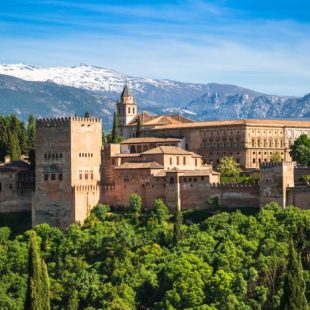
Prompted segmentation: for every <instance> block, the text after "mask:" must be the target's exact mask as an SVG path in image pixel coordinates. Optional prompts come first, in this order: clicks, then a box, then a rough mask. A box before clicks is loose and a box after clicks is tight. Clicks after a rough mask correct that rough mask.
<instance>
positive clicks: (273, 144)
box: [252, 139, 283, 148]
mask: <svg viewBox="0 0 310 310" xmlns="http://www.w3.org/2000/svg"><path fill="white" fill-rule="evenodd" d="M252 147H281V148H282V147H283V140H280V141H278V140H277V139H275V140H273V139H270V140H269V141H268V140H266V139H265V140H263V141H261V140H260V139H258V140H255V139H252Z"/></svg>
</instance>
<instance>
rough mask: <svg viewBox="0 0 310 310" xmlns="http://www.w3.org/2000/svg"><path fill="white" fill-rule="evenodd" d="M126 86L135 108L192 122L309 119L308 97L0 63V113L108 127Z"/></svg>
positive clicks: (89, 69)
mask: <svg viewBox="0 0 310 310" xmlns="http://www.w3.org/2000/svg"><path fill="white" fill-rule="evenodd" d="M126 81H127V83H128V85H129V86H130V88H131V90H132V92H133V94H134V96H135V97H136V99H137V101H138V105H139V109H140V110H148V111H150V112H153V113H157V114H161V113H180V114H182V115H185V116H189V117H191V118H192V119H194V120H214V119H239V118H310V94H308V95H306V96H304V97H302V98H297V97H283V96H273V95H266V94H262V93H259V92H255V91H252V90H249V89H246V88H242V87H239V86H234V85H222V84H215V83H209V84H195V83H182V82H176V81H171V80H158V79H147V78H138V77H131V76H127V75H125V74H122V73H118V72H116V71H113V70H109V69H104V68H99V67H94V66H88V65H84V64H82V65H79V66H75V67H50V68H41V67H34V66H29V65H24V64H12V65H0V111H1V112H0V113H1V114H9V113H16V114H17V115H18V116H19V117H21V118H23V119H27V117H28V116H29V113H30V112H32V113H34V114H35V115H36V116H37V117H55V116H68V115H74V114H77V115H83V114H84V112H86V111H88V112H89V113H90V114H91V115H96V116H101V117H103V121H104V126H105V128H106V129H108V128H110V127H111V121H112V115H113V111H114V108H115V103H116V101H117V100H118V97H119V95H120V93H121V91H122V88H123V86H124V84H125V83H126Z"/></svg>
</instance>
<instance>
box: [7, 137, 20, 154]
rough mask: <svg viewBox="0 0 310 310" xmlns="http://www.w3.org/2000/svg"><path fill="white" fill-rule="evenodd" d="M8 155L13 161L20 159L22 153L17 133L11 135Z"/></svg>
mask: <svg viewBox="0 0 310 310" xmlns="http://www.w3.org/2000/svg"><path fill="white" fill-rule="evenodd" d="M8 155H10V156H11V159H12V160H18V159H20V155H21V151H20V146H19V142H18V139H17V136H16V134H15V133H11V134H10V135H9V141H8Z"/></svg>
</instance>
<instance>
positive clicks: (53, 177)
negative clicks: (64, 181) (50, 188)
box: [51, 173, 56, 181]
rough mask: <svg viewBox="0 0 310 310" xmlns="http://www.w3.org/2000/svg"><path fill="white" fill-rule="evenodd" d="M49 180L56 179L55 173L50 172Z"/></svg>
mask: <svg viewBox="0 0 310 310" xmlns="http://www.w3.org/2000/svg"><path fill="white" fill-rule="evenodd" d="M51 180H52V181H55V180H56V175H55V173H52V174H51Z"/></svg>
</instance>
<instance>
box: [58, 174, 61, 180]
mask: <svg viewBox="0 0 310 310" xmlns="http://www.w3.org/2000/svg"><path fill="white" fill-rule="evenodd" d="M58 180H59V181H62V173H59V175H58Z"/></svg>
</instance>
